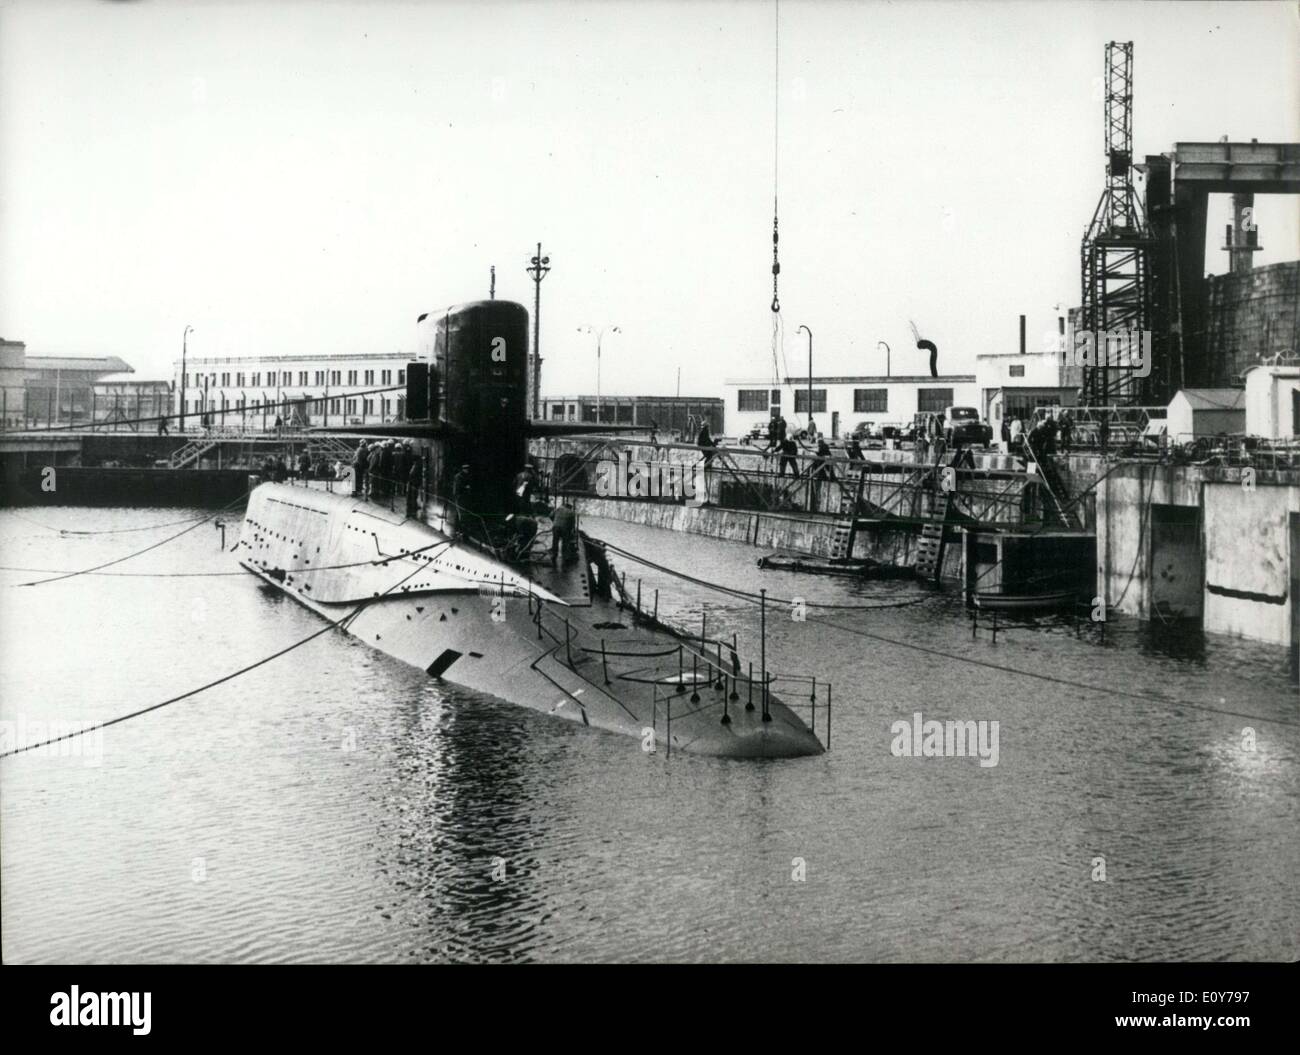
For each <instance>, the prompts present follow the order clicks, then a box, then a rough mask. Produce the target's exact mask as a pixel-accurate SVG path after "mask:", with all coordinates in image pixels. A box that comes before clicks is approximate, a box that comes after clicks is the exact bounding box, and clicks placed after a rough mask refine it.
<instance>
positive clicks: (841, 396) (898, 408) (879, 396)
mask: <svg viewBox="0 0 1300 1055" xmlns="http://www.w3.org/2000/svg"><path fill="white" fill-rule="evenodd" d="M723 387H724V396H725V401H726V429H725V432H726V435H728V436H741V435H744V434H745V433H746V432H748V431H749V430H750V429H751V428H752V427H753V426H755V425H763V426H766V424H767V422H768V421H769V420H770V419H771V418H774V417H778V416H780V417H783V418H785V420H786V421H787V422H788V423H789V424H791V425H794V424H796V423H797V424H798V425H799V426H801V427H802V426H805V425H807V424H808V418H809V412H808V403H809V391H810V390H811V395H812V399H811V401H812V415H811V416H812V418H813V420H814V422H815V423H816V425H817V431H818V432H821V433H825V434H826V435H828V436H831V437H838V436H844V435H846V434H848V433H850V432H852V431H853V428H854V426H856V425H857V424H858V423H859V422H863V421H870V422H873V423H874V424H876V425H891V424H892V425H900V426H903V425H909V424H911V421H912V417H913V416H914V415H915V414H918V413H921V412H923V411H928V412H930V413H936V414H937V413H941V412H942V411H943V409H944V408H945V407H950V406H966V407H978V406H979V405H980V401H979V386H978V385H977V384H976V382H975V375H973V374H941V375H940V376H939V377H930V376H929V375H909V376H884V377H882V376H862V377H814V378H812V379H811V381H809V380H808V379H807V378H804V379H802V380H796V379H795V378H793V377H792V378H789V379H787V381H786V382H785V383H784V384H779V385H778V384H773V383H772V382H771V381H761V380H727V381H726V382H724V386H723Z"/></svg>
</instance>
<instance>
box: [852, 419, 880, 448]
mask: <svg viewBox="0 0 1300 1055" xmlns="http://www.w3.org/2000/svg"><path fill="white" fill-rule="evenodd" d="M852 435H853V437H854V438H855V439H857V441H858V442H859V443H862V442H863V441H865V440H879V439H884V437H883V436H882V435H881V432H880V427H879V426H878V425H876V423H875V422H874V421H859V422H858V423H857V424H856V425H854V426H853V432H852Z"/></svg>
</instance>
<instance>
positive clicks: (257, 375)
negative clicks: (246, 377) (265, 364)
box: [253, 370, 262, 388]
mask: <svg viewBox="0 0 1300 1055" xmlns="http://www.w3.org/2000/svg"><path fill="white" fill-rule="evenodd" d="M261 384H262V373H261V371H260V370H259V371H258V372H257V373H255V374H254V375H253V387H254V388H258V387H259V386H260V385H261Z"/></svg>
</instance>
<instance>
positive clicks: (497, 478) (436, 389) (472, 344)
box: [407, 300, 528, 518]
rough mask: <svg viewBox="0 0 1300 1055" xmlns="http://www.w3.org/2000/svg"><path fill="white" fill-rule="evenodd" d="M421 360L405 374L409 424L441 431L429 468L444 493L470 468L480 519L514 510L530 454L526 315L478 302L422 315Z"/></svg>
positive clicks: (508, 305) (510, 306)
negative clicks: (515, 485) (517, 481)
mask: <svg viewBox="0 0 1300 1055" xmlns="http://www.w3.org/2000/svg"><path fill="white" fill-rule="evenodd" d="M417 325H418V326H419V327H420V334H419V349H420V351H419V355H420V359H419V361H417V362H415V363H412V364H411V366H410V368H408V371H407V419H408V420H410V421H420V420H428V421H431V422H434V423H438V424H440V425H441V426H442V432H443V436H444V443H443V444H442V445H441V448H442V449H441V451H439V452H437V453H436V454H435V457H434V464H433V466H432V467H431V471H432V474H433V478H434V480H435V481H436V483H437V490H438V493H440V494H444V495H449V494H450V493H451V485H452V479H453V477H454V476H455V474H456V472H457V471H458V470H459V468H460V467H461V466H462V465H469V466H470V476H471V484H470V486H471V493H472V502H473V508H474V510H475V512H476V513H478V514H479V515H481V516H483V517H486V518H496V517H502V516H504V515H506V514H507V513H509V512H510V511H511V499H512V489H511V485H512V481H513V479H514V476H515V474H516V473H518V472H519V470H520V469H521V468H522V467H523V465H524V461H525V458H526V456H527V450H528V397H527V392H528V372H527V368H528V309H527V308H525V307H524V306H523V305H522V304H516V303H514V302H512V301H508V300H478V301H471V302H470V303H467V304H457V305H455V306H453V307H450V308H446V309H444V310H443V311H441V312H430V313H428V314H427V315H421V316H420V318H419V319H418V320H417Z"/></svg>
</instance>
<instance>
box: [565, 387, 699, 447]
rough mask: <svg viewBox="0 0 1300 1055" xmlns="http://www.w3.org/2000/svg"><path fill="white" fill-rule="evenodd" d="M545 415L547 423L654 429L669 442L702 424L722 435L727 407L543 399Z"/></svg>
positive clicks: (692, 399) (660, 400) (678, 400)
mask: <svg viewBox="0 0 1300 1055" xmlns="http://www.w3.org/2000/svg"><path fill="white" fill-rule="evenodd" d="M541 413H542V420H543V421H576V422H582V423H600V424H605V425H635V426H636V427H638V428H643V429H650V428H654V429H657V430H658V431H659V432H660V433H661V434H662V435H661V438H662V439H667V438H668V437H669V436H670V435H673V434H682V435H683V436H684V435H685V432H686V431H687V430H688V428H690V427H691V426H692V424H693V425H694V428H695V429H698V428H699V423H700V422H701V421H707V422H708V423H709V430H710V431H711V432H713V433H715V434H720V433H721V432H722V426H723V416H724V406H723V401H722V400H721V399H718V398H717V397H716V396H601V397H600V398H599V399H597V397H596V396H543V397H542V399H541ZM694 438H695V437H694V436H691V437H689V439H691V440H693V439H694Z"/></svg>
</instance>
